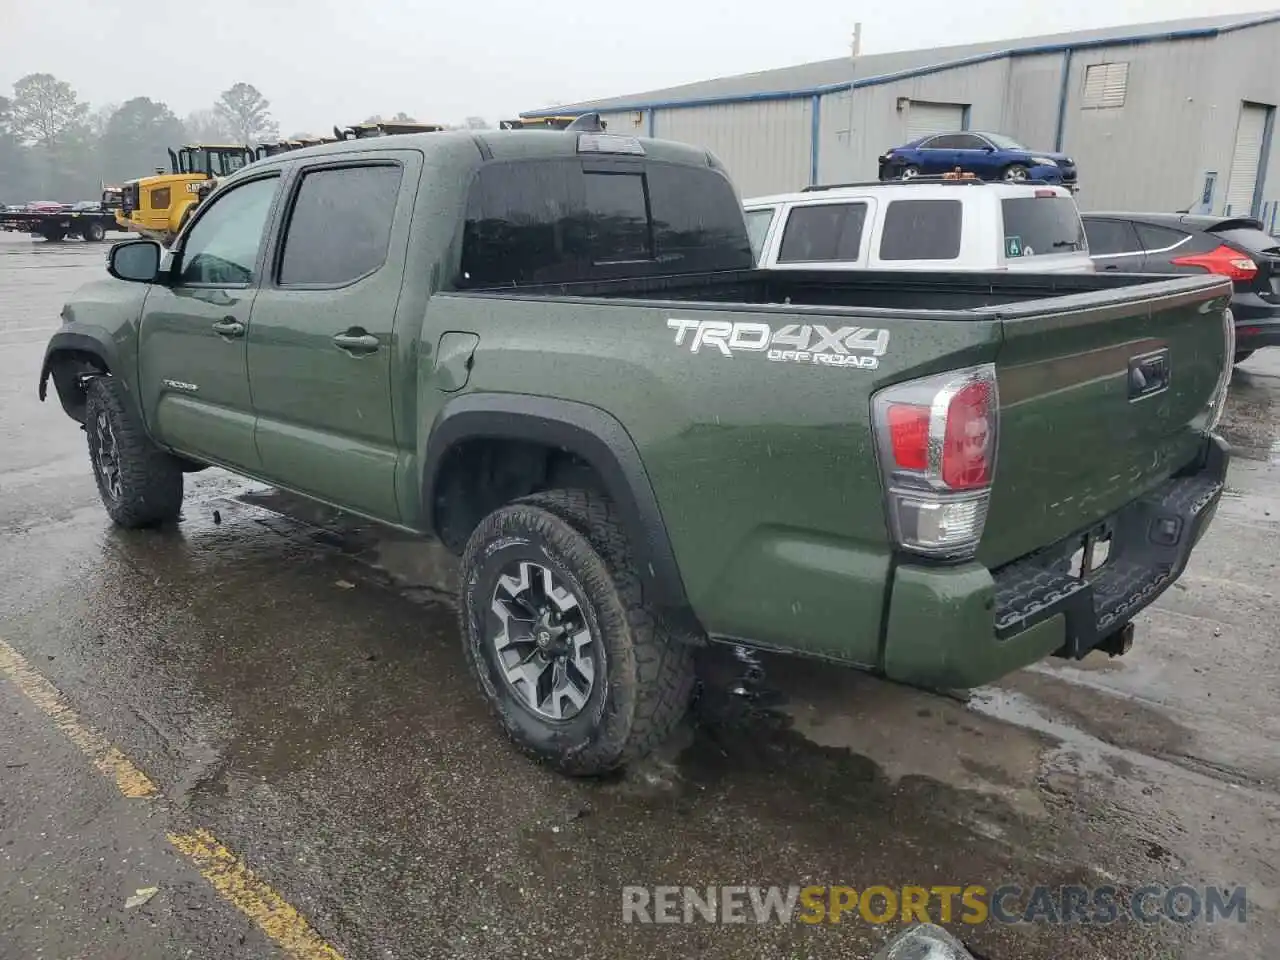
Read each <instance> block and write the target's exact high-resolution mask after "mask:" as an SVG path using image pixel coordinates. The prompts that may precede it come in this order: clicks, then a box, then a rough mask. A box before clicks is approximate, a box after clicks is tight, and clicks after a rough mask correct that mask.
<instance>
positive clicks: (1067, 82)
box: [1053, 50, 1075, 153]
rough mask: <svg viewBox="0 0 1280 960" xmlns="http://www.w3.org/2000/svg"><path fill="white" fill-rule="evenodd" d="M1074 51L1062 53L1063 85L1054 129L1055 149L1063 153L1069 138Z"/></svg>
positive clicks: (1059, 88)
mask: <svg viewBox="0 0 1280 960" xmlns="http://www.w3.org/2000/svg"><path fill="white" fill-rule="evenodd" d="M1074 52H1075V51H1074V50H1063V51H1062V83H1061V85H1059V87H1058V121H1057V124H1056V125H1055V126H1054V128H1053V149H1054V150H1055V151H1056V152H1058V153H1061V152H1062V143H1063V141H1064V140H1065V139H1066V136H1067V101H1068V100H1069V99H1071V54H1072V53H1074Z"/></svg>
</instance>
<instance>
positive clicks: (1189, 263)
mask: <svg viewBox="0 0 1280 960" xmlns="http://www.w3.org/2000/svg"><path fill="white" fill-rule="evenodd" d="M1172 262H1173V263H1175V264H1177V265H1178V266H1180V267H1200V268H1202V269H1204V270H1208V271H1209V272H1210V273H1217V274H1221V275H1222V276H1224V277H1230V278H1231V279H1232V280H1252V279H1253V278H1254V277H1256V276H1257V275H1258V265H1257V264H1256V263H1254V262H1253V261H1252V260H1251V259H1249V258H1248V257H1246V256H1245V255H1244V254H1243V253H1241V252H1240V251H1239V250H1232V249H1231V248H1230V247H1228V246H1225V245H1224V246H1221V247H1218V248H1217V249H1216V250H1210V251H1209V252H1208V253H1198V254H1191V255H1189V256H1185V257H1174V258H1173V261H1172Z"/></svg>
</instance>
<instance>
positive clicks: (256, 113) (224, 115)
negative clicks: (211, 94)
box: [213, 83, 280, 143]
mask: <svg viewBox="0 0 1280 960" xmlns="http://www.w3.org/2000/svg"><path fill="white" fill-rule="evenodd" d="M213 110H214V113H216V114H217V115H218V117H219V118H220V119H221V120H222V121H223V122H224V123H225V124H226V125H227V127H228V129H229V130H230V132H231V134H232V135H233V136H234V137H235V138H236V141H237V142H242V143H249V142H250V141H253V140H273V139H275V138H276V137H278V136H280V128H279V126H277V125H276V122H275V121H274V120H272V119H271V101H270V100H268V99H267V98H266V97H264V96H263V95H262V94H261V93H259V92H258V88H257V87H255V86H254V85H253V84H251V83H237V84H234V85H233V86H231V87H229V88H228V89H226V90H223V91H222V95H221V96H219V97H218V102H217V103H215V104H214V105H213Z"/></svg>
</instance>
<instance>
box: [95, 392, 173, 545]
mask: <svg viewBox="0 0 1280 960" xmlns="http://www.w3.org/2000/svg"><path fill="white" fill-rule="evenodd" d="M85 392H86V395H87V402H86V404H85V421H84V429H85V434H86V435H87V436H88V439H89V457H90V460H91V461H92V463H93V476H94V479H95V480H97V482H98V495H99V496H100V497H101V498H102V504H103V506H105V507H106V508H107V513H108V515H110V517H111V519H112V520H114V521H115V522H116V523H117V524H119V525H120V526H122V527H149V526H154V525H155V524H159V523H164V522H166V521H170V520H176V519H177V518H178V514H179V512H180V511H181V510H182V467H181V465H180V464H179V462H178V460H176V459H175V458H174V457H171V456H170V455H169V454H167V453H165V452H164V451H163V450H161V449H160V448H159V447H157V446H156V445H155V444H154V443H152V442H151V438H150V437H148V436H147V434H146V432H145V431H144V430H143V428H142V424H141V423H139V422H138V419H137V417H135V416H134V415H133V413H132V411H131V410H130V408H129V405H128V404H127V403H126V402H125V398H124V388H123V387H121V386H120V383H119V381H117V380H116V379H115V378H114V377H95V378H94V379H92V380H90V381H89V384H88V386H87V388H86V391H85Z"/></svg>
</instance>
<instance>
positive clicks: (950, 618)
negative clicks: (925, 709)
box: [884, 438, 1228, 688]
mask: <svg viewBox="0 0 1280 960" xmlns="http://www.w3.org/2000/svg"><path fill="white" fill-rule="evenodd" d="M1227 462H1228V454H1227V448H1226V445H1225V443H1223V442H1222V441H1221V440H1219V439H1217V438H1213V439H1210V440H1208V441H1206V445H1205V449H1204V452H1203V455H1202V457H1201V459H1200V462H1199V463H1198V464H1196V465H1194V466H1193V467H1192V468H1191V469H1189V470H1188V471H1185V472H1184V473H1183V474H1182V475H1181V476H1178V477H1175V478H1173V479H1171V480H1168V481H1166V482H1165V483H1164V484H1163V485H1161V486H1160V487H1159V488H1157V489H1156V490H1154V491H1152V492H1151V493H1150V494H1148V495H1146V496H1144V497H1141V498H1139V499H1137V500H1134V501H1133V502H1131V503H1129V504H1128V505H1126V506H1125V507H1123V508H1122V509H1120V510H1119V511H1117V512H1116V513H1115V514H1113V515H1111V516H1110V517H1107V518H1105V519H1104V520H1103V521H1102V522H1101V523H1099V524H1097V525H1096V526H1095V527H1093V528H1091V529H1089V530H1082V531H1079V532H1078V533H1077V534H1076V535H1073V536H1071V537H1068V538H1066V539H1065V540H1062V541H1060V542H1058V543H1055V544H1053V545H1051V546H1049V547H1046V548H1045V549H1043V550H1040V551H1038V552H1037V553H1035V554H1032V555H1030V556H1028V557H1024V558H1022V559H1021V560H1017V561H1015V562H1014V563H1011V564H1008V565H1007V566H1005V567H1002V568H1000V569H998V570H996V571H994V572H991V571H988V570H987V569H986V568H985V567H983V566H982V565H980V564H977V563H969V564H963V565H960V566H956V567H933V568H930V567H923V566H916V565H905V564H904V565H901V566H899V567H898V569H897V570H896V571H895V574H894V585H893V593H892V599H891V601H890V608H889V615H888V630H887V632H886V640H885V648H884V669H885V673H886V674H887V675H888V676H889V677H891V678H892V679H895V680H900V681H902V682H905V683H912V684H917V685H923V686H931V687H948V688H966V687H974V686H978V685H981V684H983V683H989V682H991V681H993V680H996V679H998V678H999V677H1001V676H1004V675H1005V674H1007V673H1009V672H1011V671H1013V670H1016V669H1018V668H1020V667H1024V666H1026V665H1027V664H1030V663H1034V662H1035V661H1037V660H1040V659H1042V658H1044V657H1046V656H1049V655H1051V654H1056V655H1058V656H1064V657H1072V658H1080V657H1083V656H1084V655H1085V654H1087V653H1088V652H1089V651H1090V650H1092V649H1094V648H1095V647H1098V646H1099V645H1101V644H1104V642H1106V641H1108V640H1109V639H1111V638H1113V637H1115V636H1117V635H1118V634H1119V633H1120V631H1122V630H1124V629H1125V627H1126V625H1127V624H1128V623H1129V622H1130V621H1131V620H1132V619H1133V617H1134V616H1135V615H1136V614H1137V613H1138V612H1139V611H1141V610H1142V609H1144V608H1145V607H1147V606H1148V605H1149V604H1150V603H1151V602H1152V601H1154V600H1155V599H1156V598H1157V597H1158V596H1160V594H1161V593H1163V592H1164V591H1165V590H1166V589H1167V588H1168V587H1169V586H1170V585H1171V584H1172V583H1173V582H1174V581H1175V580H1177V579H1178V577H1179V576H1181V575H1182V571H1183V569H1184V568H1185V567H1186V564H1187V561H1188V559H1189V558H1190V556H1191V552H1192V549H1193V548H1194V547H1195V545H1196V544H1197V543H1198V542H1199V541H1200V538H1201V537H1202V536H1203V535H1204V531H1205V530H1206V528H1207V527H1208V525H1209V523H1210V521H1211V520H1212V518H1213V515H1214V512H1215V511H1216V509H1217V505H1218V500H1219V498H1220V497H1221V495H1222V489H1223V484H1224V480H1225V477H1226V470H1227ZM1104 536H1109V537H1110V538H1111V545H1110V555H1109V557H1108V559H1107V562H1106V563H1105V565H1103V566H1102V567H1101V568H1100V569H1098V570H1096V571H1094V572H1092V573H1088V574H1085V575H1083V576H1079V577H1076V576H1072V575H1071V569H1070V566H1071V557H1072V555H1073V553H1075V552H1076V550H1077V549H1078V548H1079V547H1080V546H1081V545H1082V544H1083V543H1085V542H1092V541H1093V540H1096V539H1100V538H1102V537H1104ZM1086 537H1087V538H1089V540H1088V541H1086Z"/></svg>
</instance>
